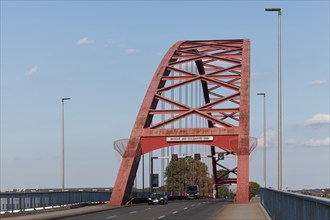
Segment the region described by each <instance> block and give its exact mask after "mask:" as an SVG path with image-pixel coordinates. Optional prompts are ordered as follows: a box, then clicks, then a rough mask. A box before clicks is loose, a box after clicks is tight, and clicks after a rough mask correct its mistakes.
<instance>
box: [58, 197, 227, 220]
mask: <svg viewBox="0 0 330 220" xmlns="http://www.w3.org/2000/svg"><path fill="white" fill-rule="evenodd" d="M227 203H228V202H225V201H223V200H213V199H201V200H189V201H187V200H182V201H169V204H168V205H153V206H148V205H147V204H138V205H132V206H130V207H125V208H120V209H111V210H107V211H102V212H97V213H91V214H86V215H80V216H75V217H70V218H63V220H74V219H79V220H80V219H81V220H87V219H111V220H124V219H125V220H134V219H146V220H156V219H162V220H165V219H196V220H197V219H209V218H210V217H212V216H213V215H215V213H217V212H218V211H219V209H220V208H221V207H222V206H223V205H224V204H227Z"/></svg>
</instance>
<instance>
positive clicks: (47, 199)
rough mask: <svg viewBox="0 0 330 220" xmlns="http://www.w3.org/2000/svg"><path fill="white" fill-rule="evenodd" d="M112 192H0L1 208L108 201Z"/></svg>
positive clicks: (25, 209)
mask: <svg viewBox="0 0 330 220" xmlns="http://www.w3.org/2000/svg"><path fill="white" fill-rule="evenodd" d="M110 196H111V192H86V191H68V192H34V193H30V192H29V193H25V192H18V193H16V192H15V193H0V198H1V201H0V210H1V213H4V212H14V211H28V210H36V209H40V208H43V209H45V208H46V207H47V208H54V207H59V206H63V205H75V204H83V203H101V202H108V201H109V198H110Z"/></svg>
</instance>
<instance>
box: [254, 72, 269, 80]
mask: <svg viewBox="0 0 330 220" xmlns="http://www.w3.org/2000/svg"><path fill="white" fill-rule="evenodd" d="M265 75H266V74H264V73H251V78H253V79H258V78H262V77H264V76H265Z"/></svg>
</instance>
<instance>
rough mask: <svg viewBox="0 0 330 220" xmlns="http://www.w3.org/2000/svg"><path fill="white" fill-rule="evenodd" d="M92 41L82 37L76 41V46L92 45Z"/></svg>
mask: <svg viewBox="0 0 330 220" xmlns="http://www.w3.org/2000/svg"><path fill="white" fill-rule="evenodd" d="M93 43H94V41H93V40H88V38H87V37H83V38H81V39H79V40H78V41H77V45H85V44H93Z"/></svg>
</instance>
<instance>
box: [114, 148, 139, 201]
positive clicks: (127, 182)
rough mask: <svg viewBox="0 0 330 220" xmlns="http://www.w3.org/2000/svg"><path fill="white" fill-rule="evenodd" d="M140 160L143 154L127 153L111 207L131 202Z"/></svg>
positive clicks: (122, 163)
mask: <svg viewBox="0 0 330 220" xmlns="http://www.w3.org/2000/svg"><path fill="white" fill-rule="evenodd" d="M137 152H141V151H137ZM140 158H141V154H140V153H138V154H137V153H136V151H135V150H131V151H130V150H127V151H126V153H125V155H124V157H123V160H122V162H121V165H120V168H119V172H118V176H117V179H116V183H115V186H114V188H115V189H116V190H112V194H111V199H110V205H113V206H119V205H124V203H125V202H126V201H128V200H129V197H130V193H131V190H132V187H133V184H134V179H135V175H136V172H137V168H138V166H139V161H140Z"/></svg>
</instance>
